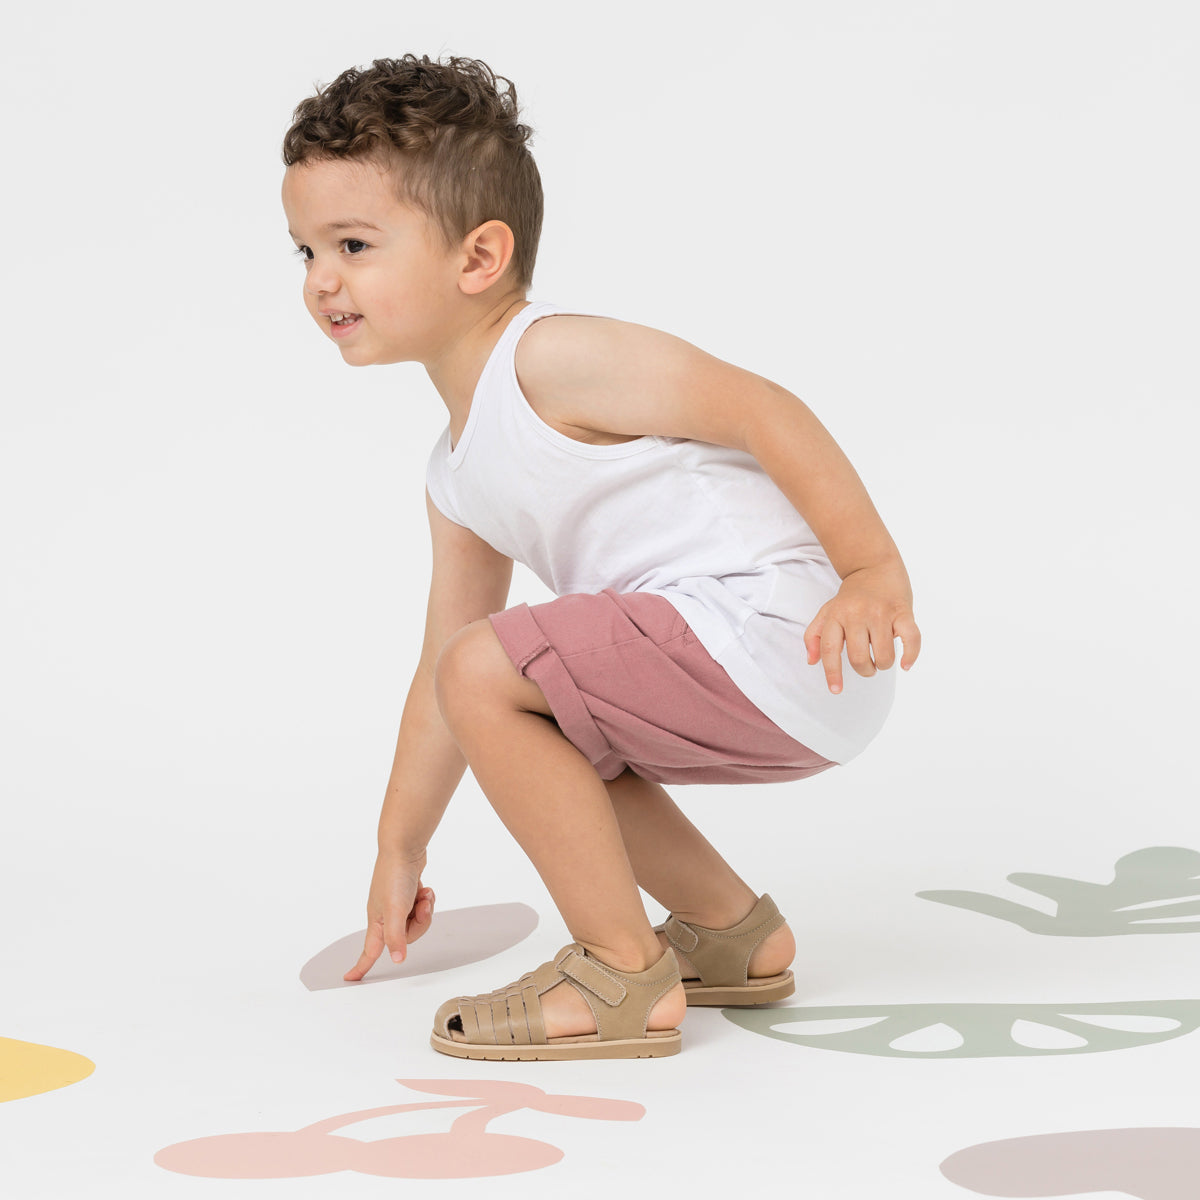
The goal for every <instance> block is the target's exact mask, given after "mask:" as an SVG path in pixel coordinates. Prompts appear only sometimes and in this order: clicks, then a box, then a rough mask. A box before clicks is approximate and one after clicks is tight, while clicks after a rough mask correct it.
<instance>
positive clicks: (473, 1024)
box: [429, 943, 681, 1062]
mask: <svg viewBox="0 0 1200 1200" xmlns="http://www.w3.org/2000/svg"><path fill="white" fill-rule="evenodd" d="M563 980H566V981H567V982H569V983H570V984H571V985H572V986H573V987H574V988H575V990H576V991H577V992H579V993H580V995H582V996H583V998H584V999H585V1000H586V1001H587V1003H588V1007H589V1008H590V1009H591V1010H592V1013H593V1015H594V1016H595V1018H596V1028H597V1030H598V1031H599V1032H597V1033H590V1034H584V1035H582V1036H580V1037H559V1038H550V1039H547V1037H546V1028H545V1025H544V1023H543V1021H542V1005H541V1000H540V999H539V997H540V996H541V995H542V994H543V993H544V992H548V991H549V990H550V989H551V988H552V987H556V986H557V985H558V984H560V983H562V982H563ZM677 983H679V964H678V962H677V961H676V959H675V955H674V954H673V953H672V952H671V951H670V950H668V951H666V953H665V954H663V956H662V958H660V959H659V960H658V962H657V963H655V964H654V966H652V967H651V968H650V969H649V970H648V971H641V972H638V973H637V974H633V975H626V974H624V973H623V972H621V971H618V970H616V969H615V968H613V967H610V966H607V965H606V964H604V963H602V962H600V961H599V960H598V959H596V958H593V957H592V956H591V955H590V954H588V953H587V951H586V950H584V948H583V947H582V946H580V945H579V944H578V943H572V944H571V945H570V946H566V947H564V948H563V949H562V950H560V951H559V952H558V954H557V955H556V956H555V958H554V961H553V962H547V963H542V965H541V966H540V967H538V968H537V970H536V971H530V972H529V973H528V974H526V975H522V976H521V978H520V979H518V980H517V981H516V982H515V983H510V984H509V985H508V986H507V987H503V988H500V989H499V990H498V991H495V992H491V993H489V994H488V995H485V996H459V997H458V998H457V999H454V1000H447V1001H446V1003H445V1004H443V1005H442V1007H441V1008H439V1009H438V1011H437V1016H436V1017H434V1019H433V1036H432V1037H431V1038H430V1039H429V1044H430V1045H431V1046H432V1047H433V1048H434V1049H435V1050H437V1051H439V1052H440V1053H442V1054H452V1055H454V1056H455V1057H456V1058H475V1059H489V1060H492V1061H502V1062H514V1061H527V1060H530V1059H575V1058H665V1057H666V1056H667V1055H669V1054H678V1053H679V1049H680V1044H681V1042H680V1035H679V1030H678V1029H664V1030H661V1031H660V1030H656V1029H651V1030H647V1028H646V1025H647V1023H648V1021H649V1019H650V1010H651V1009H652V1008H653V1007H654V1005H655V1004H656V1003H657V1002H658V1001H659V1000H661V999H662V997H663V996H665V995H666V994H667V992H669V991H670V990H671V989H672V988H673V987H674V986H675V985H676V984H677Z"/></svg>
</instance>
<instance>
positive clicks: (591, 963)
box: [554, 946, 628, 1008]
mask: <svg viewBox="0 0 1200 1200" xmlns="http://www.w3.org/2000/svg"><path fill="white" fill-rule="evenodd" d="M554 965H555V966H556V967H557V968H558V969H559V970H560V971H561V972H562V973H563V974H564V975H569V976H570V977H571V978H572V979H573V980H575V982H576V983H577V984H579V986H580V987H584V988H587V990H588V991H589V992H591V993H592V995H593V996H598V997H599V998H600V999H601V1000H603V1001H604V1003H605V1004H607V1005H608V1006H609V1008H616V1007H617V1005H618V1004H620V1003H621V1001H622V1000H624V999H625V997H626V995H627V994H628V989H627V988H626V987H625V985H624V984H623V983H622V982H621V981H620V980H619V979H618V978H617V977H616V976H615V975H613V974H611V973H610V972H608V971H606V970H605V969H604V968H603V967H602V966H601V965H600V964H599V963H598V962H596V960H595V959H594V958H585V957H584V956H583V955H582V954H579V953H578V952H577V951H576V950H575V948H574V947H573V946H568V947H567V948H566V949H565V950H563V952H562V953H561V954H560V955H559V956H558V958H557V959H555V962H554Z"/></svg>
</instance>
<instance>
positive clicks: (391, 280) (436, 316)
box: [283, 159, 458, 366]
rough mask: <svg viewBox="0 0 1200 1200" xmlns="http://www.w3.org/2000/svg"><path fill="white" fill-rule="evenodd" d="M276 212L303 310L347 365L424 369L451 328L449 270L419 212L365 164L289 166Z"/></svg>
mask: <svg viewBox="0 0 1200 1200" xmlns="http://www.w3.org/2000/svg"><path fill="white" fill-rule="evenodd" d="M283 207H284V211H285V212H286V213H287V218H288V232H289V233H291V235H292V238H293V240H294V241H295V243H296V245H297V247H298V248H299V250H300V253H301V254H302V255H303V258H304V271H305V276H304V303H305V306H306V307H307V308H308V311H309V312H310V313H311V314H312V316H313V319H314V320H315V321H316V322H317V324H318V325H319V326H320V327H321V329H322V330H323V331H324V332H325V335H326V336H327V337H329V338H330V339H331V340H332V341H334V342H335V343H336V344H337V347H338V349H339V350H340V351H341V352H342V358H343V359H345V361H346V362H348V363H350V364H352V365H353V366H366V365H367V364H370V363H393V362H413V361H416V362H427V361H429V359H430V358H432V357H435V356H436V354H437V352H438V350H439V348H440V346H439V343H440V342H441V341H442V340H443V339H444V337H445V331H446V330H447V328H449V327H450V326H451V325H452V321H451V320H450V318H451V315H452V310H451V305H452V304H453V302H454V300H455V299H456V298H458V289H457V265H456V258H455V256H454V253H453V252H452V251H449V250H447V249H446V247H445V245H444V243H443V242H442V241H441V239H440V236H439V234H438V232H437V230H436V227H435V226H434V225H433V222H432V221H431V220H430V219H429V218H428V217H426V215H425V214H424V213H421V212H419V211H418V210H416V209H413V208H410V207H409V206H408V205H405V204H402V203H401V202H400V201H399V200H397V199H396V195H395V192H394V190H393V185H392V182H391V180H390V179H389V178H388V176H387V175H386V174H384V173H383V172H382V171H381V170H380V169H379V168H377V167H376V166H374V165H373V164H371V163H363V162H351V161H346V160H340V159H333V160H328V161H316V162H306V163H297V164H295V165H294V166H291V167H289V168H288V169H287V174H286V175H285V176H284V180H283Z"/></svg>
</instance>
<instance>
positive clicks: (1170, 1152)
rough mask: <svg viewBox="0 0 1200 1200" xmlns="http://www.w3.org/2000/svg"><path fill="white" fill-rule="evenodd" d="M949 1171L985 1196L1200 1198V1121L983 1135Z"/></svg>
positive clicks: (953, 1159)
mask: <svg viewBox="0 0 1200 1200" xmlns="http://www.w3.org/2000/svg"><path fill="white" fill-rule="evenodd" d="M942 1174H943V1175H945V1176H946V1178H947V1179H949V1180H950V1181H951V1183H957V1184H960V1185H961V1186H962V1187H965V1188H969V1189H970V1190H971V1191H973V1192H977V1193H979V1194H980V1195H981V1196H1022V1197H1038V1198H1039V1200H1040V1198H1041V1197H1050V1196H1084V1195H1088V1196H1090V1195H1092V1194H1093V1193H1095V1192H1121V1193H1123V1194H1124V1195H1126V1196H1134V1197H1136V1198H1137V1200H1196V1197H1197V1196H1198V1195H1200V1129H1090V1130H1086V1131H1083V1132H1079V1133H1046V1134H1041V1135H1039V1136H1036V1137H1023V1138H1009V1139H1008V1140H1006V1141H1002V1142H984V1143H983V1144H982V1145H979V1146H971V1147H969V1148H968V1149H966V1150H960V1151H959V1152H958V1153H957V1154H952V1155H951V1156H950V1157H949V1158H948V1159H946V1161H945V1162H944V1163H942Z"/></svg>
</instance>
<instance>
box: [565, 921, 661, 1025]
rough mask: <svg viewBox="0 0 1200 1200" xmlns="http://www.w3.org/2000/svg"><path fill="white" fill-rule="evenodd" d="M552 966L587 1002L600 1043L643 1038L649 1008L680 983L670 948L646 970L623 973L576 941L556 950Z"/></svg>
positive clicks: (648, 1016) (648, 1018)
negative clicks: (593, 956) (594, 1020)
mask: <svg viewBox="0 0 1200 1200" xmlns="http://www.w3.org/2000/svg"><path fill="white" fill-rule="evenodd" d="M555 966H556V967H557V969H558V970H559V971H561V972H562V973H563V975H565V976H566V977H567V978H568V979H570V980H571V982H572V983H573V984H575V985H576V989H577V990H578V991H579V994H580V995H581V996H582V997H583V998H584V1000H586V1001H587V1004H588V1007H589V1008H590V1009H591V1010H592V1015H593V1016H594V1017H595V1018H596V1029H597V1032H598V1034H599V1037H600V1040H601V1041H604V1042H607V1041H617V1040H619V1039H624V1038H643V1037H645V1036H646V1027H647V1025H648V1024H649V1023H650V1011H651V1009H653V1008H654V1006H655V1004H657V1003H658V1001H659V1000H661V999H662V998H663V996H665V995H666V994H667V993H668V992H669V991H670V990H671V989H672V988H673V987H674V986H675V985H676V984H677V983H679V982H680V979H679V966H678V963H677V962H676V960H675V955H674V953H673V952H672V951H670V950H667V951H665V952H664V953H663V956H662V958H660V959H659V960H658V962H656V963H655V964H654V965H653V966H652V967H650V968H648V969H647V970H645V971H636V972H633V973H632V974H626V973H625V972H624V971H618V970H617V969H616V968H615V967H610V966H607V965H606V964H604V963H602V962H599V961H598V960H597V959H595V958H592V957H591V956H590V955H588V954H587V952H586V951H585V950H584V948H583V947H582V946H580V945H579V944H578V943H576V944H574V945H572V946H568V947H567V948H566V949H565V950H563V951H562V952H561V953H560V955H559V957H558V959H557V960H556V962H555ZM606 993H607V994H606ZM618 993H619V994H620V997H621V998H620V999H619V1000H617V1001H616V1002H615V1003H614V1002H613V1000H612V999H610V997H614V996H616V995H618ZM593 997H595V998H596V1000H599V1001H601V1003H599V1004H597V1003H596V1002H595V1000H593Z"/></svg>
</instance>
